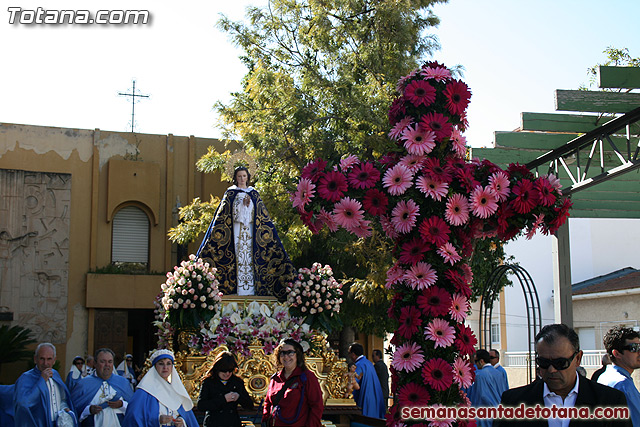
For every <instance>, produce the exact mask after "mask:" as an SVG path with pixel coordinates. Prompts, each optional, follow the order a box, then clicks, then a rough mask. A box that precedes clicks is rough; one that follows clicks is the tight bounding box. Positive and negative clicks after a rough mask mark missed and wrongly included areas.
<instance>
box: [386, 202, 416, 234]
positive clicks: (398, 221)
mask: <svg viewBox="0 0 640 427" xmlns="http://www.w3.org/2000/svg"><path fill="white" fill-rule="evenodd" d="M419 213H420V208H419V207H418V205H417V204H416V202H414V201H413V200H411V199H409V200H401V201H399V202H398V204H397V205H396V206H395V207H394V208H393V210H392V211H391V223H392V224H393V227H394V228H395V229H396V231H397V232H398V233H401V234H406V233H408V232H410V231H411V229H412V228H413V226H414V225H416V219H417V218H418V214H419Z"/></svg>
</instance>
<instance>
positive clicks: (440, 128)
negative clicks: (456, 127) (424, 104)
mask: <svg viewBox="0 0 640 427" xmlns="http://www.w3.org/2000/svg"><path fill="white" fill-rule="evenodd" d="M420 124H421V125H422V127H423V128H425V129H427V130H430V131H432V132H434V133H435V134H436V138H438V140H443V139H445V138H447V140H448V139H449V138H450V137H451V131H453V127H452V126H451V123H449V122H448V121H447V118H446V117H445V116H444V115H442V114H440V113H427V114H425V115H424V116H423V117H422V120H421V121H420Z"/></svg>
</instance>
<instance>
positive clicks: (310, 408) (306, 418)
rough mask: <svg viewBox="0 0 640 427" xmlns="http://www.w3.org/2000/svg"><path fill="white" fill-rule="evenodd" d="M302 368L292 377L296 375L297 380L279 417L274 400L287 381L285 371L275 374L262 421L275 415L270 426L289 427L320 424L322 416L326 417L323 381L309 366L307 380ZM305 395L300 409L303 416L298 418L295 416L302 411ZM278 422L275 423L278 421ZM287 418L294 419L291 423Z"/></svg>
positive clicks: (281, 405) (288, 392) (287, 395)
mask: <svg viewBox="0 0 640 427" xmlns="http://www.w3.org/2000/svg"><path fill="white" fill-rule="evenodd" d="M302 372H303V371H302V369H301V368H299V367H298V368H296V369H295V370H294V371H293V373H292V374H291V376H290V377H289V378H296V377H297V378H296V380H295V381H293V382H292V383H291V384H290V385H289V387H288V389H287V391H285V392H284V396H283V397H282V399H281V400H280V404H279V405H278V406H280V413H279V415H280V416H279V417H278V416H274V415H273V414H272V412H274V409H275V408H274V406H273V403H272V401H271V399H272V398H273V397H274V396H275V395H276V394H278V392H279V391H280V390H281V389H282V387H283V386H284V384H285V382H286V381H287V380H286V379H285V378H284V372H283V371H280V372H278V373H276V374H275V375H274V376H272V377H271V381H270V382H269V389H268V390H267V395H266V396H265V398H264V408H263V411H262V420H263V421H267V420H268V419H269V415H270V414H271V415H272V419H271V420H269V425H270V426H271V425H275V426H286V427H320V426H321V423H320V419H321V418H322V411H324V403H323V401H322V390H321V389H320V383H319V382H318V378H316V376H315V374H314V373H313V372H311V371H309V370H308V369H307V370H305V371H304V372H305V375H306V381H303V380H302V378H301V374H302ZM303 389H304V397H303V396H302V390H303ZM301 398H303V399H304V400H303V402H302V406H301V408H300V415H299V416H298V418H297V419H295V421H294V418H295V416H296V413H297V412H298V406H299V403H300V399H301ZM274 421H275V422H274ZM285 421H290V422H291V424H287V423H286V422H285Z"/></svg>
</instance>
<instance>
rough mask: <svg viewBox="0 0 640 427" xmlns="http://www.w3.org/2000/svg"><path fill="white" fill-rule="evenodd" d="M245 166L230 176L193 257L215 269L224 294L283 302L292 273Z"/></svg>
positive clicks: (293, 272) (292, 268)
mask: <svg viewBox="0 0 640 427" xmlns="http://www.w3.org/2000/svg"><path fill="white" fill-rule="evenodd" d="M250 180H251V174H250V173H249V170H248V169H247V168H246V167H238V168H236V169H235V170H234V173H233V184H234V185H232V186H231V187H229V188H228V189H227V191H226V192H225V193H224V196H223V197H222V201H221V202H220V205H219V206H218V208H217V209H216V212H215V214H214V216H213V220H212V221H211V224H210V225H209V228H208V229H207V233H206V234H205V236H204V239H203V240H202V244H201V245H200V249H198V253H197V256H198V257H200V258H202V259H204V260H205V261H207V262H209V264H211V265H212V266H214V267H215V268H216V269H217V270H218V274H217V276H218V280H219V282H220V285H219V288H220V290H221V291H222V292H223V293H224V294H225V295H230V294H238V295H260V296H275V297H277V298H278V299H279V300H284V299H285V298H286V294H285V288H286V284H287V282H289V281H291V280H292V279H293V277H294V274H295V269H294V267H293V264H291V261H290V260H289V256H288V255H287V252H286V251H285V249H284V247H283V246H282V242H281V241H280V238H279V237H278V232H277V231H276V228H275V226H274V225H273V222H272V221H271V218H270V217H269V212H267V209H266V207H265V205H264V202H263V201H262V199H261V198H260V195H259V194H258V191H257V190H256V189H255V188H253V187H252V186H250V185H249V182H250Z"/></svg>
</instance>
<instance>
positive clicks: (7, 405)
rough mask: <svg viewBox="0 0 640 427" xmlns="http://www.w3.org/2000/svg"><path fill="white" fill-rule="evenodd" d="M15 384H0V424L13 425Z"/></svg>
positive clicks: (4, 425)
mask: <svg viewBox="0 0 640 427" xmlns="http://www.w3.org/2000/svg"><path fill="white" fill-rule="evenodd" d="M15 388H16V387H15V385H13V384H11V385H0V426H2V427H13V426H14V425H15V424H14V423H13V392H14V390H15Z"/></svg>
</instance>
